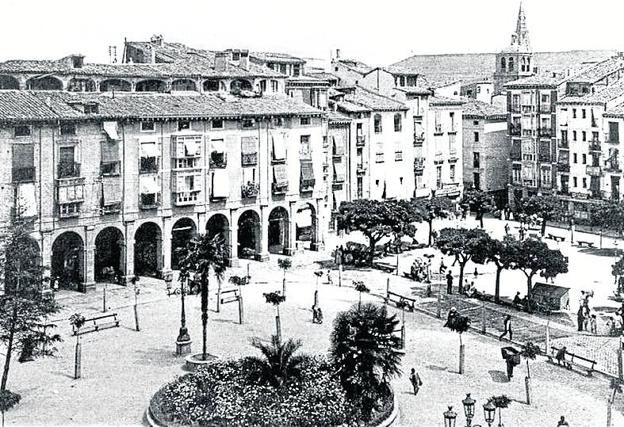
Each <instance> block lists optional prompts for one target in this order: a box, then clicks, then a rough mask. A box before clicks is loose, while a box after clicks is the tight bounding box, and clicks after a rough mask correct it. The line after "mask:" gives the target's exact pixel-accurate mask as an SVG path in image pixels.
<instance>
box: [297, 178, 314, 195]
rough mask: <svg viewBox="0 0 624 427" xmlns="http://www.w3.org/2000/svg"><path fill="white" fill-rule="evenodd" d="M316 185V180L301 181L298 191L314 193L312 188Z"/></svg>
mask: <svg viewBox="0 0 624 427" xmlns="http://www.w3.org/2000/svg"><path fill="white" fill-rule="evenodd" d="M315 185H316V179H314V178H312V179H301V180H300V181H299V191H301V192H310V191H314V186H315Z"/></svg>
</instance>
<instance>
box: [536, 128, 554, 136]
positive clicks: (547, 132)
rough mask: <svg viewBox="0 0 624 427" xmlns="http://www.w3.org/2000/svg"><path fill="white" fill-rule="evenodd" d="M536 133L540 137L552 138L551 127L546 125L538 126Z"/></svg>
mask: <svg viewBox="0 0 624 427" xmlns="http://www.w3.org/2000/svg"><path fill="white" fill-rule="evenodd" d="M538 133H539V136H540V138H552V135H553V131H552V128H548V127H544V128H539V131H538Z"/></svg>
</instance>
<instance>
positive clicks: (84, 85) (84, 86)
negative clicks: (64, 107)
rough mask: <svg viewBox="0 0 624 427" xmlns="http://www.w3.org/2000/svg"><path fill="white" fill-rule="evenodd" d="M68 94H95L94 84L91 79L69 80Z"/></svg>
mask: <svg viewBox="0 0 624 427" xmlns="http://www.w3.org/2000/svg"><path fill="white" fill-rule="evenodd" d="M67 90H68V91H69V92H95V82H94V81H93V80H91V79H71V80H70V81H69V83H68V84H67Z"/></svg>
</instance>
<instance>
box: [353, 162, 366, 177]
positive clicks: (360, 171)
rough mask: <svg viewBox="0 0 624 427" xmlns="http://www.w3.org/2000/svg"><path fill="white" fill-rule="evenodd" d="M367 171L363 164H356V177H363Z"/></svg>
mask: <svg viewBox="0 0 624 427" xmlns="http://www.w3.org/2000/svg"><path fill="white" fill-rule="evenodd" d="M367 169H368V165H366V164H365V163H358V164H357V166H356V169H355V171H356V173H357V174H358V175H364V174H365V173H366V170H367Z"/></svg>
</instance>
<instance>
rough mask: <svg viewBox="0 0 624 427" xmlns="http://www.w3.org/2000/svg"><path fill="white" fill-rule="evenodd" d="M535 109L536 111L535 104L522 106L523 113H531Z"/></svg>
mask: <svg viewBox="0 0 624 427" xmlns="http://www.w3.org/2000/svg"><path fill="white" fill-rule="evenodd" d="M533 111H535V106H533V105H523V106H522V113H523V114H530V113H532V112H533Z"/></svg>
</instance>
